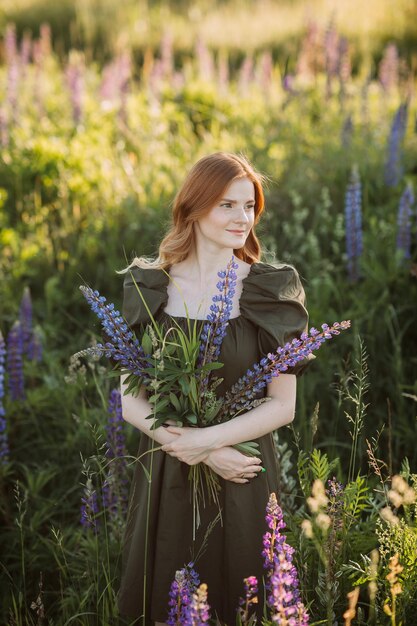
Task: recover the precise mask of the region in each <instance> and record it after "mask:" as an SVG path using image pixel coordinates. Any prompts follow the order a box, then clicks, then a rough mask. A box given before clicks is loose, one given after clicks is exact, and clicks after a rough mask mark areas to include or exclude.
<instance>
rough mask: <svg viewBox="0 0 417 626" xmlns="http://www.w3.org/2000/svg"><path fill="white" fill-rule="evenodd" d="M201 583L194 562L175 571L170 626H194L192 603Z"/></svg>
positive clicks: (169, 602) (170, 598)
mask: <svg viewBox="0 0 417 626" xmlns="http://www.w3.org/2000/svg"><path fill="white" fill-rule="evenodd" d="M199 585H200V579H199V577H198V574H197V572H196V571H195V570H194V564H193V563H188V565H186V566H185V567H183V568H182V569H181V570H178V571H177V572H175V578H174V580H173V581H172V584H171V589H170V591H169V601H168V607H169V611H168V619H167V624H168V626H192V624H193V622H192V618H191V604H192V601H193V594H194V593H195V592H196V590H197V587H198V586H199Z"/></svg>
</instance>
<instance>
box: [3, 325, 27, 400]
mask: <svg viewBox="0 0 417 626" xmlns="http://www.w3.org/2000/svg"><path fill="white" fill-rule="evenodd" d="M7 374H8V382H9V393H10V398H11V399H12V400H24V399H25V384H24V377H23V333H22V325H21V323H20V322H19V321H16V322H15V323H14V324H13V326H12V328H11V329H10V331H9V334H8V336H7Z"/></svg>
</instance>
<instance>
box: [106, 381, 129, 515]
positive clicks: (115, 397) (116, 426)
mask: <svg viewBox="0 0 417 626" xmlns="http://www.w3.org/2000/svg"><path fill="white" fill-rule="evenodd" d="M108 412H109V421H108V424H107V428H106V430H107V441H106V457H107V459H108V460H109V468H108V472H107V476H106V478H105V481H104V483H103V506H104V508H105V509H106V510H107V511H108V513H109V516H110V518H111V519H112V520H115V519H116V518H117V517H119V515H120V516H121V518H122V519H124V517H125V513H126V510H127V500H128V487H127V476H126V455H127V451H126V444H125V436H124V433H123V424H124V420H123V416H122V402H121V394H120V391H119V390H118V389H113V390H112V391H111V393H110V398H109V407H108Z"/></svg>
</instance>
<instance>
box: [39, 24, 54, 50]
mask: <svg viewBox="0 0 417 626" xmlns="http://www.w3.org/2000/svg"><path fill="white" fill-rule="evenodd" d="M39 35H40V36H39V44H40V47H41V52H42V56H43V58H45V57H47V56H49V55H50V54H51V51H52V36H51V35H52V33H51V27H50V26H49V24H47V23H44V24H41V26H40V29H39Z"/></svg>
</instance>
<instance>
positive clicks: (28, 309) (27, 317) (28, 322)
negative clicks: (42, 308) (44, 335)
mask: <svg viewBox="0 0 417 626" xmlns="http://www.w3.org/2000/svg"><path fill="white" fill-rule="evenodd" d="M32 317H33V313H32V299H31V297H30V290H29V287H25V289H24V291H23V296H22V300H21V302H20V309H19V321H20V324H21V327H22V336H23V354H25V355H26V356H27V357H28V359H30V360H31V361H37V362H38V363H39V362H40V361H41V360H42V344H41V341H40V337H39V335H38V334H37V333H36V332H35V331H34V329H33V328H32Z"/></svg>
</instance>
